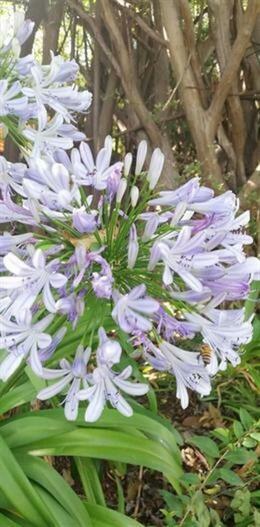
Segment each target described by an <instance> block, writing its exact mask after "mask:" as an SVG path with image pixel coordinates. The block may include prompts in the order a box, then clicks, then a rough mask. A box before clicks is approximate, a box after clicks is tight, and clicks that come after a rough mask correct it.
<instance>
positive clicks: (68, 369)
mask: <svg viewBox="0 0 260 527" xmlns="http://www.w3.org/2000/svg"><path fill="white" fill-rule="evenodd" d="M90 353H91V349H90V348H86V349H85V350H84V348H83V346H81V345H80V346H78V348H77V351H76V354H75V359H74V361H73V362H72V364H70V363H69V361H68V360H66V359H62V360H61V361H60V369H56V370H54V369H50V368H42V373H41V377H42V379H46V380H56V379H59V380H58V381H57V382H55V383H53V384H51V385H50V386H48V387H47V388H43V389H42V390H41V391H40V392H39V393H38V394H37V398H38V399H40V400H41V401H46V400H47V399H50V398H51V397H54V395H57V394H59V393H61V392H63V391H64V390H65V389H66V390H67V393H66V397H65V401H64V402H65V404H64V412H65V417H66V419H68V421H75V419H77V416H78V407H79V399H78V393H79V391H80V389H81V388H82V387H83V388H85V389H86V388H87V386H88V382H87V370H86V366H87V363H88V361H89V357H90Z"/></svg>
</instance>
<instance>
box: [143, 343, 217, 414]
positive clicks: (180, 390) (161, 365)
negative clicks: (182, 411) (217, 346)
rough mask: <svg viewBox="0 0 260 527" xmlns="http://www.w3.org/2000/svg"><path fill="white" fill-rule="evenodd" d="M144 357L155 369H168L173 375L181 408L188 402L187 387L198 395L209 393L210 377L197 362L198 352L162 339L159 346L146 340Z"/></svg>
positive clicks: (185, 406)
mask: <svg viewBox="0 0 260 527" xmlns="http://www.w3.org/2000/svg"><path fill="white" fill-rule="evenodd" d="M145 358H146V359H147V360H148V361H149V362H150V363H151V364H152V365H153V366H154V367H155V368H156V369H158V370H161V371H169V372H170V373H172V374H173V375H174V376H175V378H176V385H177V387H176V397H177V398H178V399H180V401H181V406H182V408H187V406H188V404H189V395H188V390H187V389H188V388H190V389H191V390H192V391H195V392H197V393H199V394H200V395H209V393H210V390H211V385H210V377H209V374H208V372H207V370H206V369H205V367H204V366H203V365H201V364H199V353H196V352H192V351H185V350H182V349H180V348H177V347H176V346H174V345H173V344H170V343H169V342H167V341H162V343H161V344H160V346H159V348H158V347H156V346H155V345H153V344H152V343H151V342H146V344H145Z"/></svg>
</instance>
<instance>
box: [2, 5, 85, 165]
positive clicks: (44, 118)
mask: <svg viewBox="0 0 260 527" xmlns="http://www.w3.org/2000/svg"><path fill="white" fill-rule="evenodd" d="M6 26H7V27H8V26H9V27H10V24H9V23H6ZM33 27H34V23H33V22H32V21H31V20H24V15H23V13H21V12H17V13H15V18H14V27H13V34H12V35H8V36H7V38H6V41H4V40H0V127H1V128H2V130H3V131H4V133H5V134H7V133H9V134H10V135H11V137H12V139H13V140H14V141H15V142H16V143H17V144H18V145H19V146H20V147H22V148H23V152H24V153H27V154H28V152H30V151H31V150H32V153H33V155H40V154H41V152H42V151H46V150H50V151H53V149H55V148H63V149H67V148H68V149H69V148H72V146H73V141H81V140H82V139H84V138H85V135H84V134H83V133H82V132H79V131H78V130H77V128H76V126H75V125H74V124H73V122H74V115H75V112H79V111H80V112H86V111H87V109H88V108H89V106H90V104H91V98H92V97H91V93H90V92H89V91H87V90H84V91H78V88H77V86H76V85H73V84H72V83H73V82H74V80H75V79H76V76H77V73H78V69H79V68H78V65H77V64H76V62H75V61H74V60H71V61H64V60H63V58H62V57H61V56H59V55H58V56H54V55H53V54H52V57H51V62H50V64H48V65H41V64H40V63H39V62H38V61H37V60H35V58H34V57H33V55H31V54H30V55H27V56H25V57H22V58H20V53H21V47H22V45H23V44H24V42H25V41H26V40H27V39H28V37H29V36H30V34H31V32H32V31H33ZM2 35H6V27H5V30H3V31H1V36H2ZM47 110H48V111H50V112H51V115H52V118H51V119H50V118H49V117H48V113H47Z"/></svg>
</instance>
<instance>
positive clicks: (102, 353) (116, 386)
mask: <svg viewBox="0 0 260 527" xmlns="http://www.w3.org/2000/svg"><path fill="white" fill-rule="evenodd" d="M121 353H122V348H121V346H120V344H119V343H118V342H116V341H114V340H112V339H108V338H107V335H106V333H105V331H104V329H103V328H100V329H99V347H98V350H97V368H95V369H94V371H93V373H92V375H90V376H89V377H88V380H89V384H90V386H89V387H88V388H85V389H83V390H81V391H80V392H79V393H78V398H79V399H80V400H81V401H86V400H87V401H89V404H88V407H87V410H86V414H85V420H86V421H89V422H93V421H97V419H99V417H100V416H101V414H102V412H103V409H104V407H105V404H106V401H108V402H110V404H111V405H112V406H113V407H114V408H116V409H117V410H118V411H119V412H120V413H121V414H122V415H125V416H126V417H130V416H131V415H132V414H133V410H132V408H131V406H130V404H129V403H128V402H127V401H126V400H125V398H124V397H123V396H122V395H121V393H120V391H119V390H122V391H123V392H124V393H126V394H129V395H133V396H138V395H144V394H145V393H147V391H148V389H149V387H148V385H146V384H141V383H134V382H131V381H129V380H128V379H129V377H130V376H131V374H132V368H131V366H127V367H126V368H125V369H124V370H123V371H122V372H121V373H115V372H114V371H113V370H112V367H113V365H114V364H117V363H119V361H120V358H121Z"/></svg>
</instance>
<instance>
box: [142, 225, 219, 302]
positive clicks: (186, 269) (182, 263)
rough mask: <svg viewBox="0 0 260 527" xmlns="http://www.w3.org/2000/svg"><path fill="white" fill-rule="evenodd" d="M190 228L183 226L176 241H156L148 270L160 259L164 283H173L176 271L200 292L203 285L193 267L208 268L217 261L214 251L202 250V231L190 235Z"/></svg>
mask: <svg viewBox="0 0 260 527" xmlns="http://www.w3.org/2000/svg"><path fill="white" fill-rule="evenodd" d="M191 233H192V231H191V228H190V227H187V226H186V227H183V228H182V229H181V231H180V232H179V234H178V237H177V239H176V241H174V242H170V241H169V240H166V241H167V242H169V244H170V247H168V245H167V243H165V242H164V241H159V242H156V243H155V244H154V246H153V248H152V251H151V257H150V262H149V270H150V271H152V270H153V269H154V268H155V266H156V264H157V263H158V262H159V261H160V260H162V261H163V263H164V266H165V267H164V273H163V282H164V284H165V285H170V284H172V283H173V276H174V273H177V274H178V275H179V276H180V277H181V278H182V280H183V281H184V282H185V284H186V285H187V286H188V287H190V288H191V289H193V290H194V291H197V292H201V291H202V289H203V286H202V284H201V282H200V281H199V280H198V278H196V276H195V275H194V273H193V270H194V269H204V268H208V267H210V266H212V265H214V264H216V263H217V262H218V256H217V255H216V254H214V253H206V252H203V244H204V241H205V235H204V233H198V234H195V236H193V237H191Z"/></svg>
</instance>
